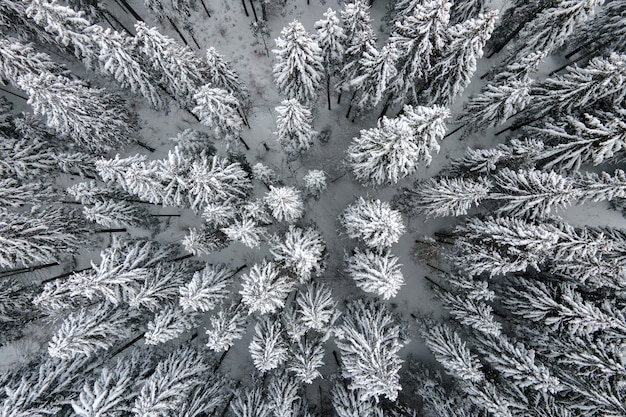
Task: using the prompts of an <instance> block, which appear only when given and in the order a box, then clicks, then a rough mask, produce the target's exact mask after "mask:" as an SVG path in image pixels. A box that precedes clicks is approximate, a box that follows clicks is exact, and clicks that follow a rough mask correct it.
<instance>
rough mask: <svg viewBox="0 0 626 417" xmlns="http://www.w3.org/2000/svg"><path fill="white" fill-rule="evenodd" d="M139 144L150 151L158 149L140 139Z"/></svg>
mask: <svg viewBox="0 0 626 417" xmlns="http://www.w3.org/2000/svg"><path fill="white" fill-rule="evenodd" d="M137 145H139V146H141V147H142V148H144V149H145V150H147V151H149V152H154V151H156V149H154V148H153V147H152V146H148V145H146V144H145V143H143V142H142V141H140V140H138V141H137Z"/></svg>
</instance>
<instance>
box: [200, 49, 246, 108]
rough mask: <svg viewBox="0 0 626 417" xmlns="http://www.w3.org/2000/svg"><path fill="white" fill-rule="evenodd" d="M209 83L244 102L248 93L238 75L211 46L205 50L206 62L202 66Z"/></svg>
mask: <svg viewBox="0 0 626 417" xmlns="http://www.w3.org/2000/svg"><path fill="white" fill-rule="evenodd" d="M203 70H204V71H206V76H205V77H207V78H208V82H209V84H210V85H212V86H214V87H216V88H221V89H223V90H226V91H228V92H229V93H231V94H232V95H233V96H235V97H236V98H237V100H239V102H240V103H245V102H246V100H247V99H248V96H249V93H248V89H247V88H246V86H245V84H244V83H243V82H242V81H241V80H240V79H239V75H238V74H237V73H236V72H235V71H234V70H233V68H232V65H230V63H229V62H228V61H226V60H225V59H224V57H223V56H222V55H221V54H220V53H219V52H217V50H216V49H215V48H213V47H210V48H209V49H207V51H206V64H205V66H204V68H203Z"/></svg>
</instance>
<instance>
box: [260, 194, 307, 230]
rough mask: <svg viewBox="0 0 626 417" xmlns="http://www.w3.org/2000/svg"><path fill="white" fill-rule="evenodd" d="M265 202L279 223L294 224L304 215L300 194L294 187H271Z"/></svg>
mask: <svg viewBox="0 0 626 417" xmlns="http://www.w3.org/2000/svg"><path fill="white" fill-rule="evenodd" d="M263 200H264V201H265V204H266V205H267V206H268V207H269V209H270V210H271V212H272V216H273V217H274V218H275V219H276V220H278V221H283V220H284V221H286V222H289V223H292V222H294V221H296V220H298V219H299V218H300V217H302V215H303V214H304V209H303V202H302V198H301V197H300V193H299V192H298V191H297V190H296V189H295V188H293V187H274V186H270V191H269V192H268V193H267V194H266V195H265V197H264V199H263Z"/></svg>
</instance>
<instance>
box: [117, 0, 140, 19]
mask: <svg viewBox="0 0 626 417" xmlns="http://www.w3.org/2000/svg"><path fill="white" fill-rule="evenodd" d="M116 1H117V3H118V4H119V5H120V6H122V7H123V8H124V9H126V10H127V11H128V12H129V13H130V14H131V15H132V16H133V17H134V18H135V19H136V20H139V21H140V22H143V19H142V18H141V16H139V14H138V13H137V12H136V11H135V9H133V7H132V6H131V5H130V4H128V2H127V1H126V0H116Z"/></svg>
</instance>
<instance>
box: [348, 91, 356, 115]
mask: <svg viewBox="0 0 626 417" xmlns="http://www.w3.org/2000/svg"><path fill="white" fill-rule="evenodd" d="M355 97H356V91H355V92H354V93H352V98H351V99H350V105H349V106H348V112H347V113H346V119H347V118H348V117H350V111H352V102H353V101H354V98H355Z"/></svg>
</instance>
